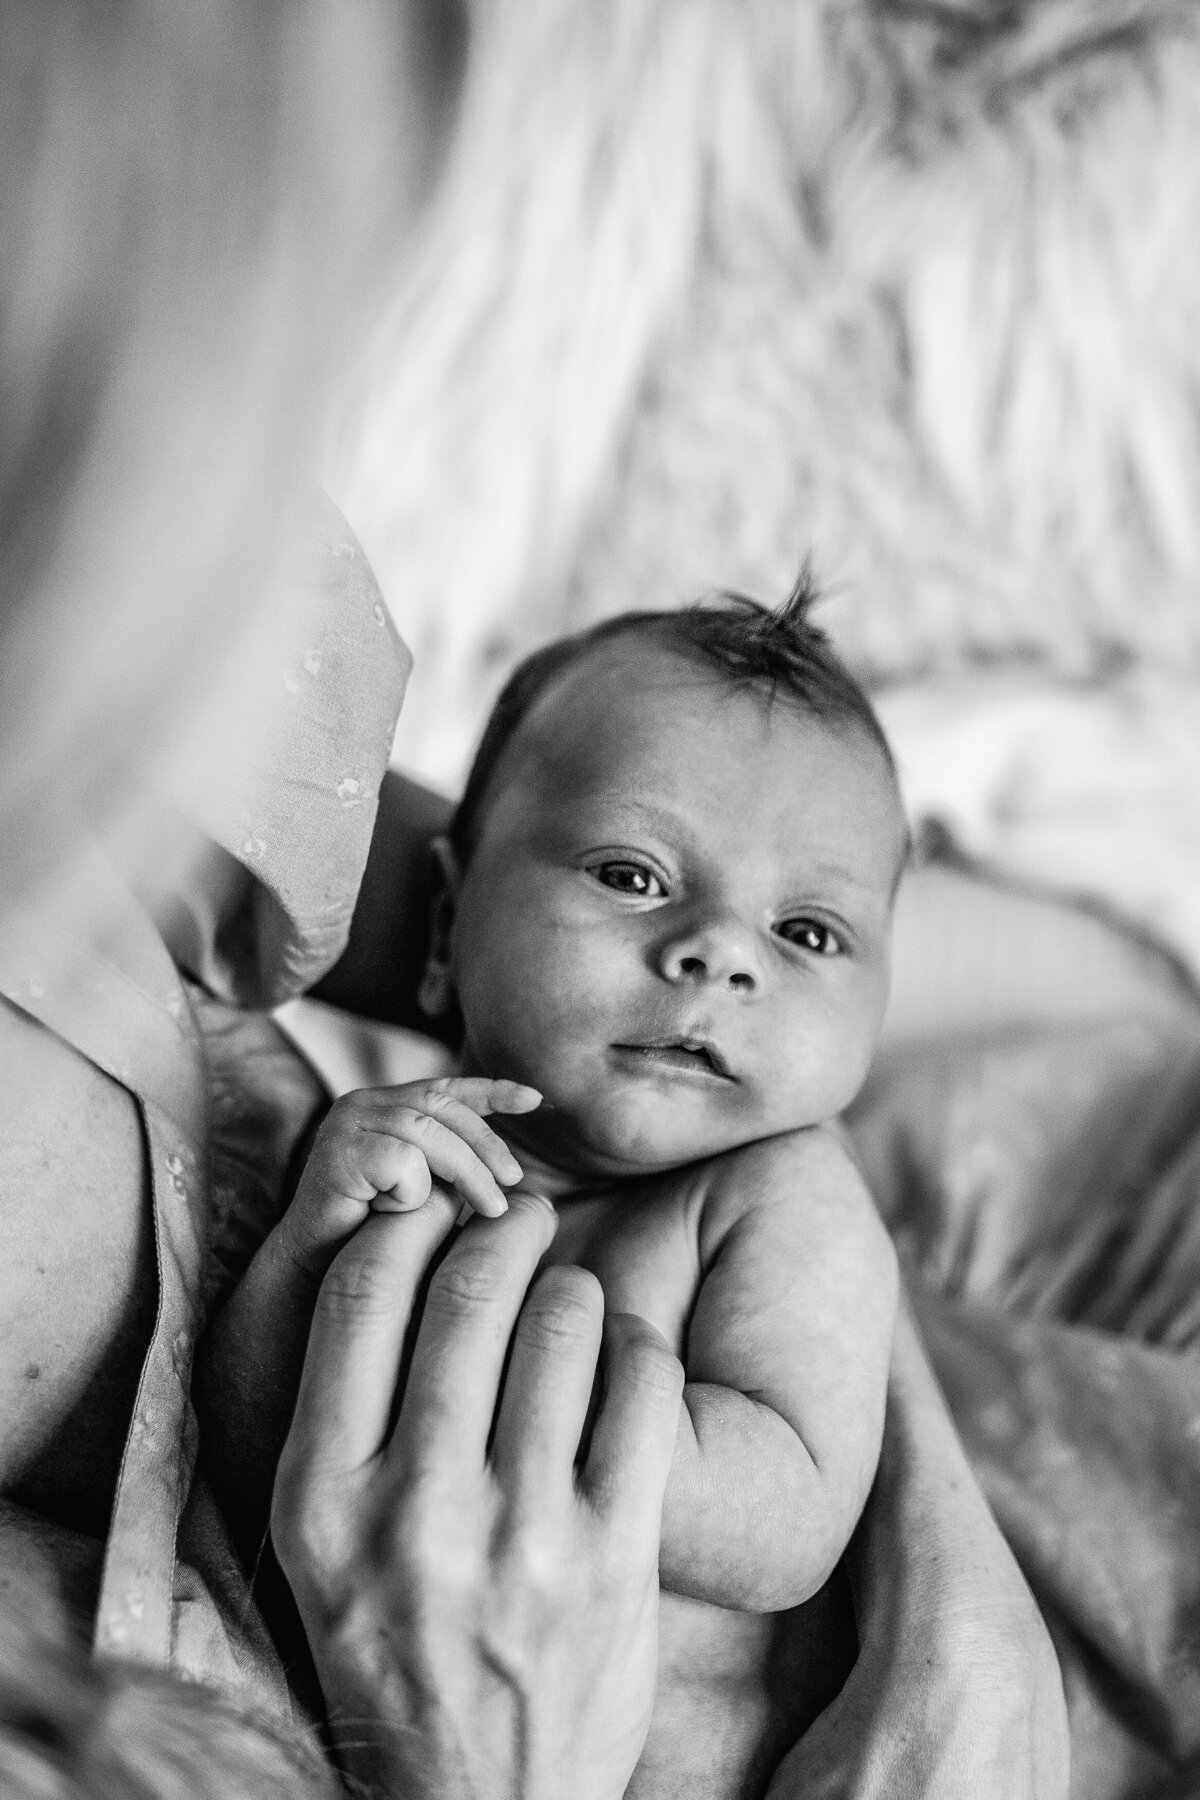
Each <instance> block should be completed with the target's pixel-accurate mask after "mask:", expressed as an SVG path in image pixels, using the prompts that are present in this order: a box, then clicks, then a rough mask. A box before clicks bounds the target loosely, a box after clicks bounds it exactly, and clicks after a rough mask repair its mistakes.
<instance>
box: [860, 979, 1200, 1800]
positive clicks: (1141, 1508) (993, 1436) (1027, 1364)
mask: <svg viewBox="0 0 1200 1800" xmlns="http://www.w3.org/2000/svg"><path fill="white" fill-rule="evenodd" d="M850 1124H851V1129H852V1133H853V1137H854V1140H855V1144H856V1147H857V1149H858V1152H859V1155H860V1157H861V1159H862V1162H863V1165H864V1167H865V1169H866V1171H867V1174H868V1177H869V1179H870V1181H871V1183H872V1186H873V1188H874V1191H875V1193H876V1194H877V1196H878V1198H879V1203H880V1206H881V1208H882V1211H883V1213H884V1216H885V1218H886V1220H887V1222H888V1225H889V1228H890V1229H891V1231H892V1233H893V1236H894V1238H895V1241H896V1244H897V1247H898V1250H899V1252H900V1255H901V1259H902V1263H903V1266H904V1269H905V1272H906V1275H907V1278H908V1282H909V1288H910V1292H911V1294H912V1298H913V1303H914V1307H915V1309H916V1312H917V1315H918V1318H919V1320H920V1324H921V1329H922V1334H923V1336H924V1339H925V1342H926V1346H927V1349H928V1351H929V1353H930V1356H931V1360H932V1362H933V1365H934V1368H935V1370H936V1372H937V1375H938V1378H939V1380H940V1382H941V1384H942V1386H943V1389H944V1391H945V1393H946V1396H947V1398H948V1400H949V1403H950V1407H951V1410H952V1412H953V1415H954V1419H955V1422H956V1424H957V1427H958V1430H959V1432H960V1434H961V1436H962V1438H963V1441H964V1444H965V1446H966V1449H967V1452H968V1455H969V1457H970V1460H971V1463H972V1465H973V1467H974V1470H975V1473H976V1475H977V1477H978V1479H979V1481H980V1483H981V1485H982V1487H983V1491H984V1493H985V1495H986V1496H987V1499H988V1501H989V1503H990V1505H991V1507H992V1509H993V1511H994V1513H995V1516H996V1518H997V1520H998V1522H999V1524H1000V1526H1001V1528H1002V1530H1003V1532H1004V1534H1005V1537H1006V1539H1007V1541H1008V1543H1009V1545H1010V1547H1011V1548H1012V1550H1013V1551H1014V1553H1015V1555H1016V1557H1017V1560H1018V1562H1019V1563H1020V1565H1021V1568H1022V1570H1023V1572H1024V1574H1025V1577H1026V1579H1027V1580H1028V1582H1029V1583H1030V1586H1031V1588H1032V1590H1033V1593H1034V1595H1035V1597H1036V1599H1037V1602H1038V1604H1039V1606H1040V1608H1041V1610H1042V1613H1043V1616H1044V1618H1045V1620H1046V1622H1047V1625H1048V1627H1049V1629H1050V1633H1051V1637H1052V1640H1053V1643H1054V1647H1055V1651H1056V1654H1057V1656H1058V1660H1059V1664H1060V1667H1061V1669H1062V1674H1063V1685H1064V1691H1065V1697H1066V1702H1067V1709H1068V1714H1069V1719H1070V1733H1071V1783H1070V1792H1071V1794H1072V1796H1077V1797H1078V1800H1169V1797H1174V1796H1184V1795H1193V1794H1196V1793H1200V1009H1198V1010H1196V1011H1195V1012H1194V1013H1192V1014H1189V1013H1188V1012H1187V1011H1186V1010H1181V1011H1180V1012H1179V1013H1178V1014H1175V1015H1173V1016H1171V1017H1165V1016H1164V1017H1160V1018H1157V1019H1156V1018H1154V1017H1152V1016H1151V1017H1148V1016H1145V1015H1142V1016H1137V1015H1131V1016H1129V1017H1126V1018H1115V1019H1107V1020H1100V1021H1085V1022H1082V1023H1081V1022H1075V1023H1071V1024H1064V1025H1054V1024H1040V1025H1036V1026H1029V1027H1020V1026H1018V1027H1015V1028H1014V1027H1009V1028H1007V1029H1005V1030H1004V1031H1002V1032H994V1031H989V1030H988V1029H987V1028H986V1027H981V1028H980V1029H978V1030H976V1031H974V1032H972V1033H966V1034H959V1035H956V1036H954V1037H950V1038H946V1039H944V1040H942V1041H936V1040H935V1041H931V1042H928V1043H926V1044H924V1045H921V1046H913V1045H910V1046H908V1047H907V1048H905V1049H902V1050H900V1051H898V1052H897V1053H895V1054H894V1055H893V1056H891V1057H889V1058H885V1059H884V1060H883V1061H881V1062H880V1064H879V1065H878V1066H877V1068H876V1070H875V1072H874V1074H873V1075H872V1078H871V1080H870V1082H869V1084H868V1086H867V1088H866V1090H865V1091H864V1093H863V1095H862V1096H861V1098H860V1100H859V1101H858V1102H857V1103H856V1105H855V1108H854V1109H853V1113H852V1117H851V1120H850Z"/></svg>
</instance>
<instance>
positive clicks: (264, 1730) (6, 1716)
mask: <svg viewBox="0 0 1200 1800" xmlns="http://www.w3.org/2000/svg"><path fill="white" fill-rule="evenodd" d="M0 1793H2V1794H3V1795H4V1796H5V1800H111V1797H112V1796H114V1795H120V1796H121V1800H337V1796H342V1800H345V1794H346V1789H345V1787H343V1785H342V1783H341V1782H340V1781H339V1780H338V1779H337V1777H336V1776H335V1774H334V1772H333V1769H332V1768H331V1767H330V1765H329V1763H328V1762H327V1761H326V1759H325V1757H324V1756H323V1755H322V1753H321V1750H320V1747H319V1746H318V1744H317V1743H316V1740H315V1738H314V1737H313V1735H312V1734H311V1733H310V1732H309V1731H308V1730H307V1729H305V1728H304V1727H302V1726H300V1725H298V1724H296V1723H293V1721H292V1720H291V1719H284V1718H281V1717H279V1716H277V1715H276V1714H275V1713H272V1712H267V1711H264V1710H262V1709H260V1708H257V1707H254V1706H251V1705H247V1704H245V1703H244V1702H243V1701H242V1700H241V1699H240V1698H239V1696H237V1695H236V1694H233V1693H231V1692H228V1691H225V1690H218V1689H216V1688H209V1687H205V1686H202V1685H200V1684H198V1683H194V1682H188V1681H183V1680H180V1679H179V1678H178V1677H176V1676H174V1675H170V1674H168V1673H167V1671H166V1670H161V1669H150V1668H144V1667H141V1666H139V1665H136V1664H133V1663H126V1662H120V1661H115V1660H111V1659H108V1658H105V1659H103V1660H100V1659H95V1658H92V1657H90V1656H89V1655H88V1654H87V1653H86V1651H85V1650H84V1648H83V1645H82V1644H81V1643H80V1642H79V1641H77V1640H76V1639H75V1637H74V1636H73V1635H71V1633H70V1632H69V1630H68V1628H67V1624H66V1621H65V1619H64V1618H62V1617H61V1616H60V1614H59V1611H58V1609H57V1607H56V1606H52V1605H51V1603H50V1602H49V1601H48V1599H47V1597H46V1596H45V1595H44V1594H43V1593H42V1592H41V1591H40V1590H39V1589H37V1588H36V1587H35V1586H34V1584H33V1583H32V1582H30V1583H25V1582H23V1581H18V1582H17V1583H14V1584H13V1586H12V1587H11V1588H10V1590H9V1591H8V1592H7V1593H6V1594H5V1596H4V1600H3V1603H2V1604H0Z"/></svg>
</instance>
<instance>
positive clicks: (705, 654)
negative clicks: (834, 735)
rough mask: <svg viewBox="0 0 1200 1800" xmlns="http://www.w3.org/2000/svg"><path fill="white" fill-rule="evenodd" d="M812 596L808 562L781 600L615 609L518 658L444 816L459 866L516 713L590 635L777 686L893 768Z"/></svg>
mask: <svg viewBox="0 0 1200 1800" xmlns="http://www.w3.org/2000/svg"><path fill="white" fill-rule="evenodd" d="M820 597H821V595H820V589H819V588H818V585H817V582H816V580H815V578H814V575H813V571H812V566H811V564H810V563H809V562H808V561H806V562H805V563H804V565H803V567H802V568H801V570H800V573H799V575H798V576H797V578H796V581H795V584H794V586H793V587H792V590H791V592H790V593H789V595H788V596H787V599H786V600H785V601H784V602H783V604H782V605H781V606H779V607H769V606H764V605H763V604H762V603H761V602H760V601H758V600H753V599H751V598H750V596H749V595H747V594H739V593H734V592H731V591H729V590H719V591H717V592H714V593H712V594H709V595H707V596H706V597H705V598H704V599H703V600H699V601H697V602H695V603H694V604H693V605H691V606H684V607H679V608H676V609H674V610H671V611H645V612H624V613H617V614H615V615H614V616H613V617H612V618H609V619H603V620H601V622H600V623H599V624H598V625H593V626H591V627H589V628H588V629H587V630H586V631H579V632H575V633H573V634H572V635H571V636H570V637H563V638H556V639H555V640H554V641H553V642H552V643H550V644H547V645H545V646H544V648H542V649H541V650H535V651H534V653H533V655H532V656H527V657H526V658H525V660H524V661H523V662H521V663H519V664H518V665H517V667H516V669H515V670H514V671H513V673H512V675H511V676H510V677H509V679H508V681H507V683H506V684H505V686H504V688H503V689H502V690H501V693H500V696H499V698H498V699H497V701H496V704H495V706H494V707H493V708H492V712H491V716H490V717H489V719H488V722H487V724H486V726H485V727H484V732H483V736H482V738H481V739H480V741H479V748H478V749H477V750H476V752H475V757H474V761H473V762H472V764H471V769H470V773H469V774H468V776H467V782H466V786H465V788H464V789H463V795H462V799H461V800H460V801H459V804H458V807H457V810H456V811H455V814H454V818H453V819H452V821H451V824H450V830H449V838H450V842H451V844H452V845H453V847H454V852H455V855H456V856H457V857H458V860H459V863H460V866H463V867H465V866H466V863H467V860H468V859H469V857H470V855H471V853H472V851H473V850H474V848H475V845H476V844H477V843H478V841H479V829H480V824H481V822H482V818H483V813H484V808H485V805H486V802H487V798H488V794H489V791H490V789H491V787H492V783H493V779H494V777H495V774H496V771H497V769H498V768H499V766H500V763H501V761H502V759H503V756H504V753H505V751H506V749H507V748H508V746H509V745H510V744H511V742H512V741H513V738H514V737H515V735H516V732H517V729H518V727H519V726H520V724H521V722H522V720H523V719H524V718H525V717H526V716H527V715H528V713H529V712H530V710H531V709H532V707H533V706H534V704H535V702H536V701H537V700H538V699H539V698H540V697H541V695H542V694H544V693H545V691H546V689H547V688H548V687H549V686H550V685H551V683H552V682H553V681H555V680H556V679H557V677H558V676H559V675H561V674H562V673H563V672H564V671H565V670H567V669H569V668H571V667H573V666H574V664H576V663H578V662H580V661H581V660H582V659H583V657H585V656H586V655H588V654H589V653H590V652H591V651H592V650H593V649H594V648H595V646H596V645H597V644H603V643H607V642H609V641H611V640H612V639H615V638H620V637H633V636H642V637H648V638H653V639H654V640H655V641H657V642H658V643H659V644H661V645H662V646H663V647H664V648H666V649H670V650H675V651H678V652H682V653H683V654H684V655H692V656H695V657H697V658H700V659H702V660H703V661H705V662H707V663H708V664H710V665H711V666H712V667H714V668H715V669H716V670H717V671H718V673H719V674H721V675H722V676H724V677H725V679H726V680H727V681H728V682H729V683H730V684H731V685H732V686H735V687H743V686H745V687H751V688H755V689H757V690H759V691H760V692H762V693H764V694H765V695H766V696H767V698H768V699H769V700H771V701H774V700H775V699H776V698H777V697H778V696H779V695H782V696H783V697H784V698H785V699H786V700H788V701H790V702H792V703H793V704H794V705H797V706H799V707H801V708H803V709H804V710H806V711H808V712H811V713H814V714H815V715H816V716H817V717H818V718H821V719H823V720H826V721H828V722H830V723H832V724H839V723H840V724H844V725H845V726H847V727H848V728H851V729H853V728H855V727H857V728H858V729H859V730H861V731H862V732H863V733H864V734H865V735H866V736H867V737H868V738H869V739H870V740H871V741H872V742H873V743H874V744H875V745H876V746H877V747H878V749H879V751H880V753H881V754H882V756H883V758H884V760H885V762H886V763H887V766H888V768H889V769H890V770H891V771H892V773H893V775H894V774H895V762H894V760H893V757H892V752H891V746H890V745H889V743H888V741H887V737H886V735H885V733H884V730H883V727H882V725H881V724H880V723H879V720H878V718H877V717H876V716H875V710H874V708H873V707H872V705H871V702H870V701H869V700H868V698H867V696H866V694H865V692H864V691H863V689H862V688H861V687H860V685H859V683H858V682H857V681H856V680H855V678H854V676H853V675H852V674H851V673H850V671H849V669H848V668H847V667H846V666H845V664H844V663H843V662H842V661H841V659H840V657H839V656H838V655H837V653H836V651H835V650H834V648H833V646H832V644H831V643H830V641H829V637H828V634H827V633H826V632H824V631H823V630H822V629H821V628H820V626H818V625H815V624H814V623H813V621H812V618H811V617H810V614H811V612H812V609H813V607H814V606H815V605H816V604H817V602H818V601H819V599H820Z"/></svg>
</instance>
